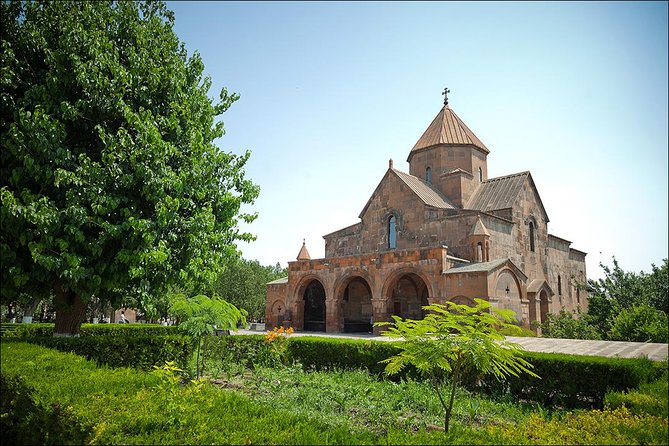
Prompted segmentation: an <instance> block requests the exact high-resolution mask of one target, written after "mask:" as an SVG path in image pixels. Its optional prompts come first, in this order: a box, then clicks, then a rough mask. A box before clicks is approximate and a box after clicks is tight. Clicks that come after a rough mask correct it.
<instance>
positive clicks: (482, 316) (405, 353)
mask: <svg viewBox="0 0 669 446" xmlns="http://www.w3.org/2000/svg"><path fill="white" fill-rule="evenodd" d="M475 301H476V305H475V306H473V307H470V306H468V305H459V304H455V303H453V302H448V304H449V305H448V306H444V305H438V304H434V305H427V306H424V307H423V308H424V309H425V310H427V311H429V313H428V314H427V315H426V316H425V318H423V319H422V320H411V319H407V320H402V319H401V318H400V317H398V316H393V320H394V322H379V323H377V324H376V325H377V326H389V329H388V330H387V331H384V332H383V333H382V334H383V335H384V336H393V337H401V338H403V339H404V340H405V342H403V343H401V344H399V348H400V349H401V351H400V353H399V354H397V355H395V356H392V357H390V358H388V359H386V360H384V361H382V362H384V363H386V364H387V365H386V370H385V371H386V373H387V374H388V375H393V374H396V373H397V372H399V371H400V370H402V369H403V368H404V367H406V366H407V365H408V364H411V365H413V366H415V367H416V369H417V370H418V371H419V372H420V373H421V374H422V375H423V376H425V377H426V378H428V379H429V380H430V381H431V383H432V385H433V387H434V390H435V392H436V393H437V396H438V397H439V401H440V402H441V404H442V406H443V408H444V429H445V430H446V432H448V428H449V421H450V417H451V411H452V409H453V398H454V397H455V390H456V388H457V386H458V385H460V384H461V381H463V380H464V378H465V376H466V375H467V374H470V373H479V374H481V375H488V374H491V375H493V376H495V377H496V378H497V379H500V380H502V379H504V378H506V377H507V376H518V375H520V374H522V373H525V374H528V375H530V376H533V377H538V376H537V375H536V374H535V373H533V372H532V371H531V370H530V369H531V368H532V365H531V364H530V363H529V362H527V361H526V360H525V359H523V358H522V357H521V356H520V352H521V351H522V348H521V347H520V346H519V345H518V344H514V343H512V342H509V341H507V340H505V338H504V336H503V335H501V334H500V333H499V332H498V328H499V327H503V328H507V329H512V327H514V325H513V324H512V323H511V322H512V321H514V320H515V319H514V313H513V312H512V311H510V310H498V309H496V308H492V307H491V305H490V303H489V302H487V301H484V300H483V299H475ZM445 374H447V376H448V380H449V381H450V383H449V385H450V390H449V391H450V395H444V396H445V397H446V398H448V400H447V401H446V400H445V399H444V396H442V386H443V385H445V379H444V378H445Z"/></svg>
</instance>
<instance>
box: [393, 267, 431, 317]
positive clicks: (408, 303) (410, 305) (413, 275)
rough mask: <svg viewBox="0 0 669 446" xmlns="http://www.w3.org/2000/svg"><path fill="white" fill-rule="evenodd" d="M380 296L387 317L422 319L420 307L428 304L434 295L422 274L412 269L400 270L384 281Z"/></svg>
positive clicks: (429, 283) (422, 314) (423, 313)
mask: <svg viewBox="0 0 669 446" xmlns="http://www.w3.org/2000/svg"><path fill="white" fill-rule="evenodd" d="M382 295H383V298H384V300H385V302H386V311H387V313H388V314H389V315H396V316H399V317H401V318H403V319H406V318H409V319H422V318H423V317H425V311H424V310H423V308H422V307H423V306H424V305H428V304H429V298H430V296H434V293H433V291H432V285H431V282H430V281H429V279H428V278H427V277H426V276H425V275H424V274H422V273H421V272H419V271H417V270H416V269H414V268H401V269H399V270H397V271H395V272H394V273H393V274H391V275H390V276H389V277H388V278H387V279H386V282H385V284H384V286H383V294H382Z"/></svg>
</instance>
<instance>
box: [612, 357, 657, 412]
mask: <svg viewBox="0 0 669 446" xmlns="http://www.w3.org/2000/svg"><path fill="white" fill-rule="evenodd" d="M666 367H667V361H666V360H665V361H664V373H663V375H662V376H661V377H660V378H659V379H657V380H655V381H653V382H647V383H642V384H641V385H640V386H639V387H638V388H637V389H630V390H627V391H623V392H609V393H607V394H606V398H605V399H604V407H606V408H607V409H616V408H619V407H623V406H624V407H627V408H628V409H629V410H630V411H631V412H632V413H634V414H635V415H642V414H649V415H654V416H657V417H662V418H665V419H666V418H667V417H668V416H669V379H668V378H667V369H666Z"/></svg>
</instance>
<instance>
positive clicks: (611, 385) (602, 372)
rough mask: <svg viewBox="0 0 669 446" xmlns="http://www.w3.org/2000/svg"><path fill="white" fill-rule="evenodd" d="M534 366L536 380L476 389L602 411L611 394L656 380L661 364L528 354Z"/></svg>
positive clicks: (494, 383)
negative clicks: (606, 397) (537, 376)
mask: <svg viewBox="0 0 669 446" xmlns="http://www.w3.org/2000/svg"><path fill="white" fill-rule="evenodd" d="M524 357H525V359H526V360H527V361H529V362H530V363H531V364H533V365H534V369H533V370H534V372H535V373H537V374H538V375H539V376H541V379H537V378H534V377H523V378H519V377H510V378H508V379H507V380H506V382H499V381H497V380H494V379H490V378H486V379H484V380H482V381H480V382H479V383H477V384H474V385H473V387H474V388H479V389H482V390H484V391H485V392H487V393H493V394H504V393H510V394H511V395H512V397H514V398H515V399H518V400H526V401H534V402H538V403H540V404H542V405H544V406H549V407H556V406H557V407H566V408H578V407H597V408H602V407H603V402H604V397H605V395H606V393H607V392H608V391H610V390H616V391H623V390H628V389H633V388H636V387H638V386H639V385H640V384H641V383H644V382H648V381H651V380H653V379H656V378H657V377H658V375H659V374H660V373H661V365H660V363H654V362H653V361H650V360H648V359H644V358H637V359H622V358H604V357H597V356H580V355H565V354H557V353H537V352H525V353H524Z"/></svg>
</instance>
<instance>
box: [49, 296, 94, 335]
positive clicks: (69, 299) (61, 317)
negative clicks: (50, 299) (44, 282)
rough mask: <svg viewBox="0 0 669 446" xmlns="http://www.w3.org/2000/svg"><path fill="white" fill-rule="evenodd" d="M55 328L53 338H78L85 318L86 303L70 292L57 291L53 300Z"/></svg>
mask: <svg viewBox="0 0 669 446" xmlns="http://www.w3.org/2000/svg"><path fill="white" fill-rule="evenodd" d="M54 304H55V307H56V326H55V328H54V330H53V335H54V337H58V336H79V332H80V330H81V323H82V322H83V321H84V318H85V317H86V302H84V301H83V300H82V299H81V296H79V295H78V294H77V293H75V292H74V291H72V290H59V291H58V292H56V297H55V298H54Z"/></svg>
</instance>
